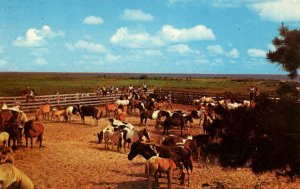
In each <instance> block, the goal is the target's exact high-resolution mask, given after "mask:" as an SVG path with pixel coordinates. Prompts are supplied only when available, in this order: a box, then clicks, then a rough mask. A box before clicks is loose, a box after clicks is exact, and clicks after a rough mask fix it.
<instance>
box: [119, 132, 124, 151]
mask: <svg viewBox="0 0 300 189" xmlns="http://www.w3.org/2000/svg"><path fill="white" fill-rule="evenodd" d="M122 139H123V137H122V134H120V138H119V140H118V149H121V148H122Z"/></svg>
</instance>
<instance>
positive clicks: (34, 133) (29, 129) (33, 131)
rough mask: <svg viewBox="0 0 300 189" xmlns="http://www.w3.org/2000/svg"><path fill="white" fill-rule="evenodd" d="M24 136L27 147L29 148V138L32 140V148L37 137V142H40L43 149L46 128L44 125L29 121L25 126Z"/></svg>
mask: <svg viewBox="0 0 300 189" xmlns="http://www.w3.org/2000/svg"><path fill="white" fill-rule="evenodd" d="M24 134H25V139H26V147H28V138H30V139H31V148H32V147H33V138H35V137H37V142H40V148H41V147H43V144H42V143H43V134H44V126H43V124H42V123H39V122H33V121H32V120H29V121H27V122H26V123H25V125H24Z"/></svg>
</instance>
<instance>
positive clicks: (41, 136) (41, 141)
mask: <svg viewBox="0 0 300 189" xmlns="http://www.w3.org/2000/svg"><path fill="white" fill-rule="evenodd" d="M38 137H39V138H38V139H39V141H40V148H42V147H43V134H40V135H39V136H38Z"/></svg>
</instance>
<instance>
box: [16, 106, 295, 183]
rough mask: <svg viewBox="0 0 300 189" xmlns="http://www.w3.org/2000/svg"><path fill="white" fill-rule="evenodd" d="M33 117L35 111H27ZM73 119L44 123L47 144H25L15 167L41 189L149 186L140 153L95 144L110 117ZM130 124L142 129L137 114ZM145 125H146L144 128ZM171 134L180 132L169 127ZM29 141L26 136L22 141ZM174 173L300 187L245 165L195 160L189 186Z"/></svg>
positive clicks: (198, 180)
mask: <svg viewBox="0 0 300 189" xmlns="http://www.w3.org/2000/svg"><path fill="white" fill-rule="evenodd" d="M174 109H184V110H191V109H193V108H192V107H190V106H179V105H175V108H174ZM28 117H29V118H33V115H30V114H28ZM72 119H73V121H72V123H65V122H52V121H43V123H44V126H45V134H44V145H45V148H41V149H40V148H39V147H38V144H37V143H34V147H33V149H31V148H25V147H22V148H21V149H19V150H17V151H16V153H15V166H16V167H17V168H19V169H21V170H23V171H24V172H25V173H26V174H27V175H28V176H29V177H30V178H31V179H32V181H33V183H34V185H35V187H36V188H38V189H46V188H47V189H50V188H51V189H75V188H78V189H79V188H80V189H85V188H86V189H94V188H100V189H113V188H117V189H145V188H146V187H147V180H146V177H145V175H144V164H145V161H146V160H145V159H143V158H142V157H140V156H138V157H136V158H135V159H134V160H132V161H129V160H128V159H127V154H128V151H129V150H128V151H127V152H124V151H123V150H122V151H121V152H117V151H116V149H114V150H112V149H109V150H106V149H104V144H100V145H99V144H98V143H97V136H96V135H95V134H96V133H97V132H100V130H101V129H103V128H104V127H105V126H106V125H107V124H108V119H107V118H101V119H100V120H99V123H98V126H94V121H93V120H92V118H87V119H86V125H82V124H81V121H80V119H79V117H78V116H76V115H75V116H73V117H72ZM126 121H127V122H130V123H132V124H133V125H135V126H136V127H137V128H138V129H139V127H138V123H139V118H138V117H137V116H129V117H127V120H126ZM154 124H155V121H153V120H148V127H149V128H150V130H151V133H152V135H151V137H152V138H153V139H154V142H156V143H157V142H158V141H159V139H160V137H161V136H162V135H161V131H162V130H160V132H157V131H154ZM140 128H142V127H140ZM200 132H201V130H200V129H190V130H184V134H188V133H191V134H196V133H200ZM171 133H173V134H174V133H178V131H177V130H171ZM24 144H25V141H24V139H23V145H24ZM176 177H177V176H176V173H175V174H174V179H173V180H172V188H175V189H181V188H193V189H194V188H195V189H196V188H206V189H208V188H220V189H222V188H228V189H248V188H253V189H254V188H257V189H258V188H263V189H264V188H278V189H282V188H300V180H299V179H296V181H293V182H291V181H290V180H289V179H288V178H284V177H280V178H279V179H276V177H275V175H274V173H264V174H261V175H255V174H253V173H252V172H251V171H250V170H249V169H247V168H239V169H235V170H233V169H223V168H221V167H220V166H218V165H208V166H206V167H205V166H204V165H201V166H199V164H198V163H196V162H194V171H193V173H192V176H191V185H190V186H187V182H186V183H185V185H184V186H181V185H179V180H177V179H176ZM159 181H160V186H161V188H166V187H167V185H166V179H165V178H161V179H160V180H159Z"/></svg>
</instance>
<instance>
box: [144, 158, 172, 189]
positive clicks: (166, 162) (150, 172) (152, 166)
mask: <svg viewBox="0 0 300 189" xmlns="http://www.w3.org/2000/svg"><path fill="white" fill-rule="evenodd" d="M175 168H176V164H175V162H174V161H173V160H172V159H171V158H161V157H158V156H153V157H151V158H150V159H149V160H147V162H146V165H145V174H146V176H147V180H148V188H149V189H152V178H153V177H155V182H154V183H155V184H154V185H155V186H154V187H155V188H157V187H159V182H158V172H159V171H160V172H161V171H164V172H167V174H168V189H170V188H171V181H172V173H173V170H174V169H175Z"/></svg>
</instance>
